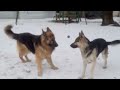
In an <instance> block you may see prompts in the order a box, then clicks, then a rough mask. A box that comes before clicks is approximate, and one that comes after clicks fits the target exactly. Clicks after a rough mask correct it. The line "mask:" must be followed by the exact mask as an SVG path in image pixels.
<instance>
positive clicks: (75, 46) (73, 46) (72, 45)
mask: <svg viewBox="0 0 120 90" xmlns="http://www.w3.org/2000/svg"><path fill="white" fill-rule="evenodd" d="M70 46H71V47H72V48H77V47H78V46H77V45H74V43H72V44H71V45H70Z"/></svg>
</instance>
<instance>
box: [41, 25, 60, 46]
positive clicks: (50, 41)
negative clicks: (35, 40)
mask: <svg viewBox="0 0 120 90" xmlns="http://www.w3.org/2000/svg"><path fill="white" fill-rule="evenodd" d="M42 33H43V36H44V43H46V44H47V45H48V46H50V47H52V48H54V47H58V44H57V42H56V40H55V36H54V34H53V32H52V31H51V30H50V28H49V27H47V31H46V32H45V31H44V30H42Z"/></svg>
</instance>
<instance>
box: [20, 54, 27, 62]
mask: <svg viewBox="0 0 120 90" xmlns="http://www.w3.org/2000/svg"><path fill="white" fill-rule="evenodd" d="M19 57H20V59H21V60H22V62H23V63H26V61H25V59H24V58H23V55H21V54H19Z"/></svg>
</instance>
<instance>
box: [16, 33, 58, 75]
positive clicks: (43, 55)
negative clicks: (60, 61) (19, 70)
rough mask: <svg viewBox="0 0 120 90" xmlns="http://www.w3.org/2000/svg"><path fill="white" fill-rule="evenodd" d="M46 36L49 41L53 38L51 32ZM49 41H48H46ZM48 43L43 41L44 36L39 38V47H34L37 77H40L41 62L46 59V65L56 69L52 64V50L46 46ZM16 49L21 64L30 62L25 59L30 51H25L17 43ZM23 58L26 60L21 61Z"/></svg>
mask: <svg viewBox="0 0 120 90" xmlns="http://www.w3.org/2000/svg"><path fill="white" fill-rule="evenodd" d="M46 35H47V36H48V38H49V39H51V38H52V37H53V34H52V32H51V31H48V32H46ZM48 41H50V40H48ZM47 43H49V42H47V41H46V40H45V37H44V35H42V36H41V46H40V45H37V46H35V58H36V64H37V68H38V76H42V60H43V59H46V60H47V62H48V64H49V65H50V66H51V68H52V69H54V70H56V69H58V68H57V67H56V66H55V65H54V64H53V62H52V58H51V55H52V52H53V50H52V48H51V47H49V46H48V44H47ZM17 49H18V52H19V57H20V59H21V60H22V62H23V63H25V62H27V61H30V60H29V59H28V57H27V55H28V54H29V53H30V51H29V50H28V49H27V47H26V46H25V45H24V44H22V43H20V42H19V41H17ZM23 56H25V58H26V60H25V59H23Z"/></svg>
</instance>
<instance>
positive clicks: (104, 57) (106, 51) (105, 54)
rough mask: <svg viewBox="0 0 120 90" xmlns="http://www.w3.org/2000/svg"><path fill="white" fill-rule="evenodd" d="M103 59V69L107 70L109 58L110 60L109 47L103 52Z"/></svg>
mask: <svg viewBox="0 0 120 90" xmlns="http://www.w3.org/2000/svg"><path fill="white" fill-rule="evenodd" d="M102 57H103V59H104V66H103V69H106V68H107V58H108V47H107V48H105V50H104V51H103V52H102Z"/></svg>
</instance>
